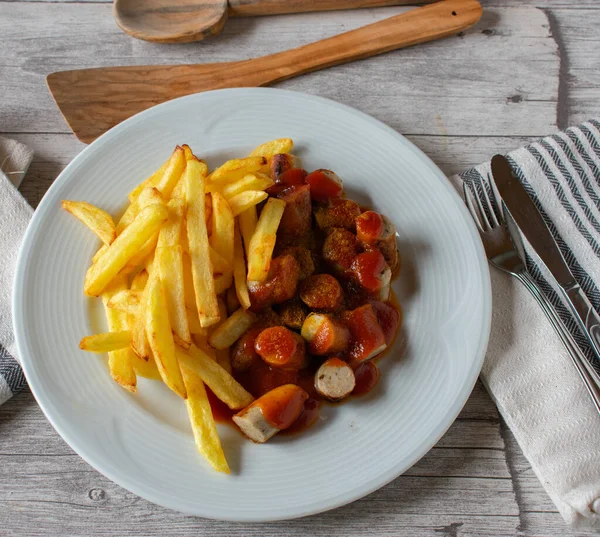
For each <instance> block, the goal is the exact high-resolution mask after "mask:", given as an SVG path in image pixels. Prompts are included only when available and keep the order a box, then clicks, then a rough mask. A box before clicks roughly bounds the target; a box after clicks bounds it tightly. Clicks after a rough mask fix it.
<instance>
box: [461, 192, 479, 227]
mask: <svg viewBox="0 0 600 537" xmlns="http://www.w3.org/2000/svg"><path fill="white" fill-rule="evenodd" d="M463 195H464V198H465V203H466V204H467V209H469V212H470V213H471V216H472V217H473V220H474V221H475V225H476V226H477V229H478V230H479V231H480V233H483V227H481V222H480V220H479V216H478V215H477V209H475V206H474V205H473V198H472V197H471V190H470V189H469V187H468V186H467V183H463Z"/></svg>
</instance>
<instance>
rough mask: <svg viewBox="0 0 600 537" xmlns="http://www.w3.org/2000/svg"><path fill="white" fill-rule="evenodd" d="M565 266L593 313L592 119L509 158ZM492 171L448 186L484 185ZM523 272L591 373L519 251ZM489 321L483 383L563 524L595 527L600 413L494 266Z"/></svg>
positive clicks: (546, 280)
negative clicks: (536, 286) (526, 270)
mask: <svg viewBox="0 0 600 537" xmlns="http://www.w3.org/2000/svg"><path fill="white" fill-rule="evenodd" d="M507 157H508V160H509V161H510V163H511V166H512V168H513V171H514V172H515V173H516V175H517V177H518V178H519V180H520V181H521V183H522V184H523V185H524V186H525V188H526V190H527V192H528V194H529V195H530V197H531V198H532V200H533V201H534V202H535V204H536V206H537V207H538V209H539V210H540V212H541V213H542V215H543V216H544V219H545V221H546V223H547V224H548V227H549V228H550V230H551V231H552V234H553V235H554V238H555V239H556V241H557V243H558V245H559V247H560V249H561V251H562V253H563V255H564V257H565V259H566V261H567V263H568V264H569V267H570V268H571V270H572V272H573V274H574V275H575V277H576V278H577V281H578V282H579V284H580V285H581V287H582V289H583V291H584V292H585V293H586V295H587V297H588V298H589V299H590V301H591V303H592V304H593V306H594V308H595V309H596V310H597V311H600V292H599V287H600V257H599V256H600V122H599V121H597V120H591V121H589V122H587V123H583V124H581V125H580V126H578V127H573V128H569V129H567V130H566V131H565V132H562V133H560V134H556V135H553V136H548V137H546V138H544V139H543V140H541V141H539V142H537V143H534V144H531V145H529V146H527V147H524V148H521V149H518V150H516V151H514V152H512V153H510V154H508V155H507ZM489 174H490V164H489V163H486V164H482V165H481V166H477V167H476V168H473V169H470V170H466V171H464V172H463V173H461V174H460V175H458V176H454V177H453V178H451V181H452V182H453V183H454V184H455V186H457V187H460V189H459V191H460V193H461V196H462V182H463V181H464V182H467V183H469V184H473V183H482V182H487V181H488V179H487V178H488V175H489ZM526 249H527V253H528V256H529V260H528V261H529V262H528V268H529V271H530V273H531V275H532V276H533V278H534V279H535V280H536V281H537V282H538V284H539V285H540V287H541V289H542V290H543V292H544V293H545V294H546V295H547V297H548V298H549V299H550V301H551V302H552V304H553V305H554V307H555V308H556V310H557V311H558V313H559V315H560V317H561V318H562V320H563V322H564V324H565V326H566V327H567V328H568V329H569V331H570V332H571V333H572V334H573V336H574V338H575V340H576V341H577V343H578V344H579V345H580V347H581V348H582V350H583V351H584V352H585V353H586V355H587V356H588V358H589V360H590V361H591V362H592V364H593V365H594V366H595V367H596V368H598V367H600V363H598V362H597V361H596V359H595V357H594V354H593V352H592V350H591V348H590V346H589V345H588V343H587V341H586V340H585V338H584V336H583V334H582V333H581V332H580V331H579V328H578V326H577V323H576V321H575V319H574V318H573V317H572V316H571V314H570V311H569V310H568V308H567V306H566V305H565V304H564V303H563V299H562V297H561V295H560V293H559V290H558V288H557V287H556V286H555V285H554V283H553V282H552V277H551V276H550V274H549V272H548V271H547V269H546V268H545V266H544V265H543V264H542V262H541V261H540V259H539V258H538V256H537V255H536V254H535V252H533V251H532V249H531V247H530V246H529V245H528V244H527V243H526ZM491 278H492V296H493V305H494V307H493V317H492V329H491V334H490V342H489V346H488V350H487V354H486V359H485V363H484V365H483V369H482V371H481V378H482V380H483V382H484V384H485V385H486V387H487V389H488V391H489V392H490V395H491V396H492V398H493V399H494V401H495V403H496V405H497V406H498V409H499V410H500V412H501V414H502V416H503V417H504V419H505V421H506V423H507V424H508V426H509V427H510V429H511V430H512V432H513V434H514V435H515V437H516V439H517V441H518V443H519V445H520V447H521V449H522V450H523V453H524V454H525V456H526V457H527V459H528V460H529V462H530V464H531V466H532V468H533V470H534V472H535V473H536V475H537V476H538V478H539V480H540V482H541V483H542V485H543V486H544V488H545V489H546V491H547V492H548V494H549V496H550V497H551V498H552V500H553V501H554V503H555V504H556V506H557V507H558V509H559V511H560V513H561V514H562V516H563V517H564V519H565V521H567V522H568V523H569V524H572V525H573V526H578V527H592V528H600V461H599V458H600V415H598V412H597V411H596V409H595V407H594V405H593V403H592V402H591V399H590V398H589V395H588V394H587V392H586V390H585V388H584V385H583V382H582V381H581V379H580V378H579V376H578V374H577V372H576V370H575V367H574V366H573V365H572V363H571V361H570V358H569V355H568V354H567V352H566V351H565V349H564V347H563V346H562V344H561V342H560V340H559V339H558V336H557V335H556V334H555V333H554V330H553V329H552V328H551V326H550V323H549V322H548V320H547V319H546V317H545V316H544V314H543V313H542V311H541V309H540V307H539V306H538V304H537V303H536V302H535V300H534V298H533V297H532V296H531V295H530V294H529V292H528V291H527V290H526V289H525V287H524V286H523V285H522V284H521V283H519V282H518V281H517V280H516V279H514V278H512V277H511V276H509V275H508V274H505V273H502V272H501V271H499V270H498V269H496V268H491Z"/></svg>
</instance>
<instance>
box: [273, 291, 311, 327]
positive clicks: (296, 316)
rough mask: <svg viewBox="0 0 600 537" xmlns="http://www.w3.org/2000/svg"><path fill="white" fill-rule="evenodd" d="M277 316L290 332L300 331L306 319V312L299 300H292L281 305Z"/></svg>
mask: <svg viewBox="0 0 600 537" xmlns="http://www.w3.org/2000/svg"><path fill="white" fill-rule="evenodd" d="M279 315H280V316H281V322H282V323H283V324H284V325H285V326H287V327H288V328H291V329H292V330H300V329H301V328H302V323H303V322H304V319H306V315H307V311H306V307H305V306H304V304H303V303H302V302H301V301H300V300H299V299H297V298H293V299H292V300H288V301H287V302H284V303H283V304H282V305H281V307H280V309H279Z"/></svg>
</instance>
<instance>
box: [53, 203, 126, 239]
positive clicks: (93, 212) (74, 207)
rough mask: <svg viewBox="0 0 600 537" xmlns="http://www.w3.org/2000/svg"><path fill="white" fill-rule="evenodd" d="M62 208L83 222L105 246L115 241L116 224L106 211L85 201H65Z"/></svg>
mask: <svg viewBox="0 0 600 537" xmlns="http://www.w3.org/2000/svg"><path fill="white" fill-rule="evenodd" d="M62 208H63V209H64V210H65V211H67V212H69V213H71V214H72V215H73V216H74V217H75V218H77V219H78V220H79V221H81V222H83V223H84V224H85V225H86V226H87V227H88V228H89V229H91V230H92V231H93V232H94V233H95V234H96V235H97V236H98V237H99V238H100V240H101V241H102V242H103V243H104V244H106V245H110V244H111V243H112V242H113V241H114V240H115V237H116V236H117V232H116V231H115V223H114V222H113V219H112V217H111V216H110V214H108V213H107V212H106V211H103V210H102V209H99V208H98V207H96V206H95V205H92V204H91V203H86V202H85V201H70V200H63V201H62Z"/></svg>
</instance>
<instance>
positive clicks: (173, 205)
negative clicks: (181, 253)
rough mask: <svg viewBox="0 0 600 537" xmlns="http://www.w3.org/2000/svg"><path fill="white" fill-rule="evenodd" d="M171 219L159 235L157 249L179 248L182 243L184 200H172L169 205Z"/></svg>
mask: <svg viewBox="0 0 600 537" xmlns="http://www.w3.org/2000/svg"><path fill="white" fill-rule="evenodd" d="M167 209H168V210H169V219H168V220H167V221H166V222H165V224H164V225H163V227H162V228H161V230H160V233H159V235H158V243H157V244H156V247H157V248H167V247H171V246H177V245H178V244H180V242H181V230H182V228H183V214H184V209H185V201H184V200H183V199H172V200H171V201H169V203H168V204H167Z"/></svg>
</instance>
